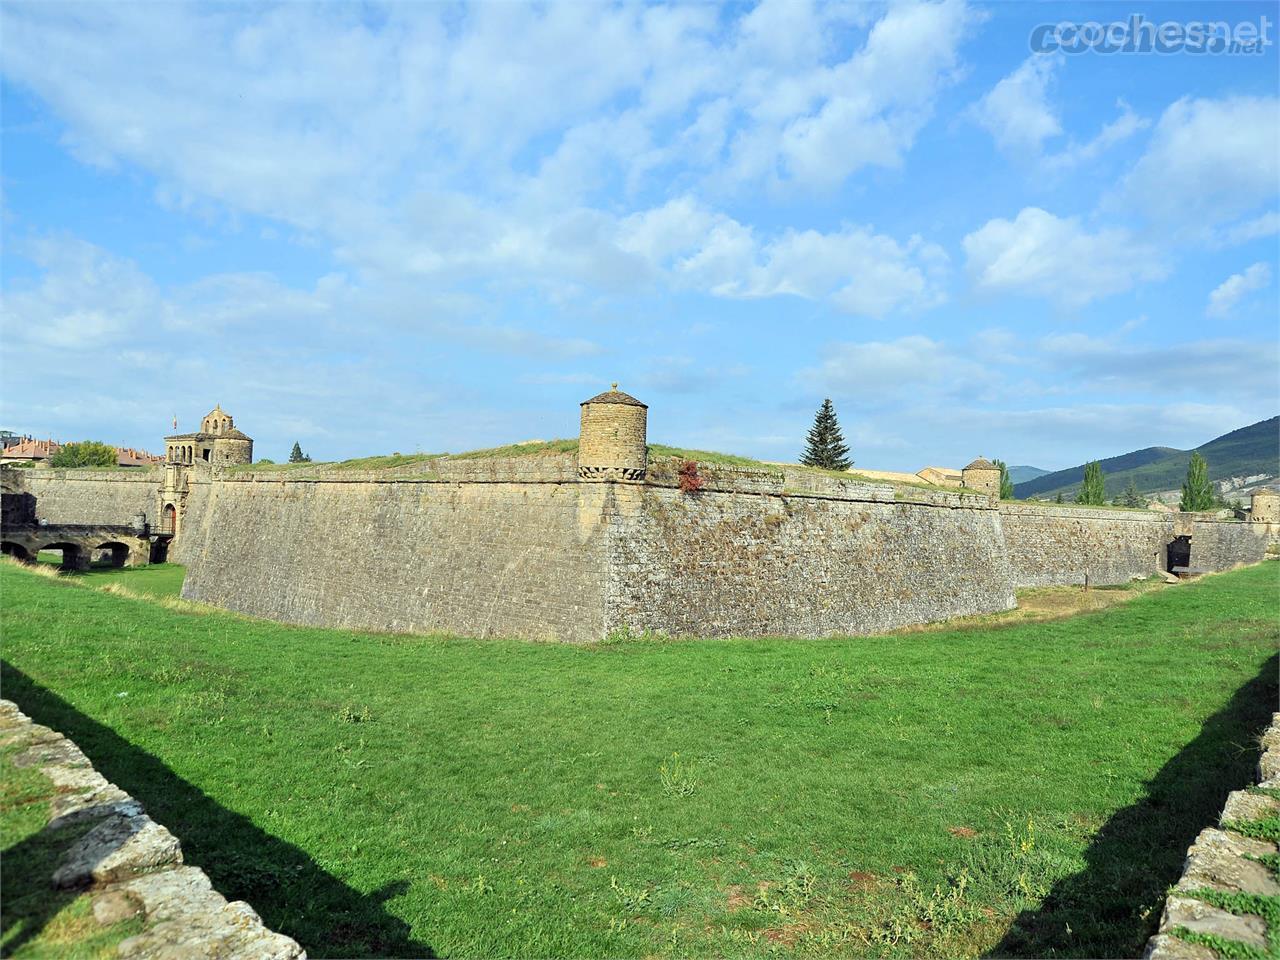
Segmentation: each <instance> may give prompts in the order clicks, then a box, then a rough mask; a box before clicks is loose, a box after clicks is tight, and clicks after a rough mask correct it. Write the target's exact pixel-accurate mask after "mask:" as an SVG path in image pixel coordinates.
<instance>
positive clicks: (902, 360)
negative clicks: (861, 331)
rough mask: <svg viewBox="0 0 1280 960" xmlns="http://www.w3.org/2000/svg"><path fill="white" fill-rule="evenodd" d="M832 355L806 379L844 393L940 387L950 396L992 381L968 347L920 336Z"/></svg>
mask: <svg viewBox="0 0 1280 960" xmlns="http://www.w3.org/2000/svg"><path fill="white" fill-rule="evenodd" d="M828 354H829V355H828V356H827V358H826V359H825V360H823V362H822V363H821V364H820V365H819V366H817V367H814V368H812V369H809V370H806V371H804V372H803V373H802V377H803V378H804V379H806V380H814V381H817V382H819V383H821V384H823V385H824V386H825V387H826V388H827V389H829V390H831V391H834V392H836V393H839V394H859V395H863V396H875V395H882V396H884V395H895V394H903V393H910V392H915V391H919V390H921V389H928V390H930V391H931V392H932V391H933V390H936V389H937V388H939V387H941V388H942V390H943V392H944V393H948V394H950V393H953V392H968V391H971V390H972V389H974V388H975V387H976V386H977V385H978V384H980V383H981V382H983V381H985V380H986V379H987V377H988V374H987V372H986V370H985V368H984V367H983V366H982V364H980V363H978V362H976V361H975V360H974V359H972V358H971V357H969V356H966V352H965V351H964V349H963V348H957V347H956V346H954V345H949V344H945V343H942V342H941V341H938V340H934V339H932V338H930V337H925V336H920V335H913V336H908V337H899V338H898V339H896V340H872V341H866V342H861V343H839V344H835V345H834V346H832V347H831V348H830V349H829V351H828Z"/></svg>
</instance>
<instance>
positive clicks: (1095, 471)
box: [1076, 460, 1107, 507]
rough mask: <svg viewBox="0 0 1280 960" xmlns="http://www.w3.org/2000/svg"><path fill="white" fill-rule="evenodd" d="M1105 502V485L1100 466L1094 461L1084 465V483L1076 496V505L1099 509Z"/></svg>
mask: <svg viewBox="0 0 1280 960" xmlns="http://www.w3.org/2000/svg"><path fill="white" fill-rule="evenodd" d="M1106 502H1107V489H1106V483H1105V481H1104V480H1103V479H1102V465H1101V464H1100V463H1098V461H1097V460H1094V461H1092V462H1090V463H1086V464H1085V465H1084V482H1083V483H1081V484H1080V492H1079V493H1078V494H1077V495H1076V503H1084V504H1088V505H1089V506H1093V507H1099V506H1102V504H1104V503H1106Z"/></svg>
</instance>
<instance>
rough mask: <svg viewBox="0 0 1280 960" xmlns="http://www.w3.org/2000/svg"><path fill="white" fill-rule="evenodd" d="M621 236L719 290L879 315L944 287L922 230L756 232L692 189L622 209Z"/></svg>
mask: <svg viewBox="0 0 1280 960" xmlns="http://www.w3.org/2000/svg"><path fill="white" fill-rule="evenodd" d="M618 245H619V247H620V248H621V249H623V250H625V251H628V252H633V253H636V254H637V255H640V256H643V257H644V258H646V259H647V260H648V261H649V262H650V263H651V264H652V265H653V267H654V269H655V270H664V271H666V272H667V273H668V274H669V275H670V276H671V278H672V282H673V283H675V284H676V285H678V286H684V287H687V288H692V289H696V290H701V291H704V292H707V293H711V294H713V295H716V296H721V297H730V298H738V299H753V298H760V297H772V296H780V295H790V296H797V297H803V298H805V299H808V300H826V301H828V302H830V303H831V304H832V305H833V306H834V307H836V308H837V309H838V310H841V311H843V312H846V313H851V314H855V315H860V316H869V317H883V316H885V315H886V314H888V313H891V312H893V311H895V310H901V309H908V310H910V309H924V308H927V307H930V306H934V305H936V304H938V303H940V302H942V300H943V299H944V296H945V294H944V291H943V282H944V280H945V276H946V273H947V268H948V259H947V255H946V253H945V252H944V251H943V250H942V248H941V247H939V246H937V245H935V244H930V243H927V242H925V241H924V240H923V239H921V238H920V237H912V238H910V239H909V240H907V241H906V242H905V243H901V242H899V241H897V240H895V239H893V238H892V237H889V236H886V235H884V234H878V233H876V232H875V231H874V230H873V229H872V228H871V227H858V226H846V227H843V228H841V229H839V230H835V231H832V232H830V233H820V232H818V231H816V230H787V231H784V232H783V233H781V234H779V235H777V236H774V237H760V236H758V235H757V233H756V231H755V230H753V229H752V228H751V227H749V226H746V225H744V224H742V223H739V222H738V221H737V220H734V219H733V218H731V217H728V216H726V215H724V214H716V213H713V212H712V211H710V210H708V209H706V208H705V207H703V206H701V205H700V204H698V203H697V202H696V201H694V200H692V199H690V198H688V197H680V198H677V199H675V200H672V201H670V202H669V203H667V204H665V205H663V206H662V207H658V208H655V209H652V210H647V211H644V212H642V213H638V214H634V215H632V216H631V217H628V218H627V219H626V220H624V221H623V222H622V223H621V224H620V229H619V240H618Z"/></svg>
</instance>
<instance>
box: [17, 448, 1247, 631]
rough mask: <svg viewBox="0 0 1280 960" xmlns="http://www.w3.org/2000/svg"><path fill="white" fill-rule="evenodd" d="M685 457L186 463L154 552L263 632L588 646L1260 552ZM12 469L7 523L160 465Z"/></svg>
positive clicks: (970, 608) (994, 602) (1018, 507)
mask: <svg viewBox="0 0 1280 960" xmlns="http://www.w3.org/2000/svg"><path fill="white" fill-rule="evenodd" d="M682 463H683V461H682V460H679V459H678V458H660V459H656V460H655V461H653V462H651V463H650V464H649V468H648V472H647V476H646V477H645V478H644V480H643V482H640V483H628V484H624V485H614V484H599V483H582V482H579V478H578V476H577V469H576V466H575V459H574V455H573V454H572V453H565V454H551V455H535V456H524V457H510V458H498V457H493V458H488V457H479V458H467V457H462V458H452V457H436V458H432V459H430V460H424V461H415V462H413V463H409V464H404V465H402V466H397V467H391V468H387V469H384V470H378V471H354V470H346V469H339V468H334V467H324V466H320V465H317V466H316V467H315V468H312V469H307V468H303V469H300V470H297V471H295V470H261V471H241V470H210V469H197V470H191V471H189V472H188V479H189V488H188V489H189V492H188V493H186V494H185V495H184V497H183V500H182V504H183V506H182V509H183V515H182V517H181V522H180V523H179V534H178V536H177V537H176V538H175V540H174V543H173V545H172V549H171V552H170V556H171V557H172V559H174V560H175V561H177V562H179V563H184V564H186V565H187V567H188V572H187V581H186V586H185V588H184V595H185V596H187V597H189V598H191V599H195V600H201V601H205V602H208V603H214V604H218V605H220V606H224V607H228V608H230V609H234V610H239V611H242V612H244V613H249V614H254V615H259V616H264V617H270V618H273V619H278V620H284V621H288V622H293V623H301V624H313V625H326V626H348V627H370V628H375V629H388V630H402V631H443V632H450V633H458V634H464V635H475V636H489V635H503V634H506V635H513V636H522V637H531V638H536V639H550V638H556V639H561V640H588V639H597V638H599V637H601V636H604V635H606V634H607V633H609V632H610V631H611V630H614V629H618V628H623V627H625V628H628V629H633V630H643V629H652V630H664V631H667V632H670V633H698V634H704V635H734V634H737V635H762V634H790V635H809V636H823V635H828V634H839V633H845V634H851V633H866V632H870V631H876V630H884V629H889V628H892V627H896V626H902V625H905V624H915V623H922V622H926V621H930V620H941V619H945V618H947V617H952V616H957V615H962V614H971V613H980V612H989V611H994V610H1003V609H1007V608H1008V607H1009V606H1011V605H1012V602H1013V593H1012V591H1013V589H1015V588H1017V587H1027V586H1046V585H1058V584H1076V583H1084V582H1086V580H1087V582H1089V583H1094V584H1109V583H1123V582H1125V581H1128V580H1130V579H1132V578H1134V577H1143V576H1150V575H1152V574H1155V573H1157V572H1158V571H1160V570H1162V569H1164V568H1165V567H1166V565H1167V563H1166V560H1167V556H1166V550H1167V548H1168V546H1169V544H1170V542H1171V541H1172V540H1173V538H1175V537H1178V536H1184V535H1189V536H1190V537H1191V555H1190V566H1191V567H1193V568H1195V569H1202V570H1221V569H1227V568H1229V567H1231V566H1234V565H1236V564H1238V563H1245V562H1252V561H1255V560H1260V559H1262V556H1263V555H1264V552H1265V550H1266V546H1267V543H1268V537H1267V532H1268V531H1267V526H1268V525H1266V524H1261V523H1252V524H1246V523H1237V522H1227V521H1219V520H1210V519H1208V518H1206V517H1204V516H1201V515H1193V514H1161V513H1155V512H1153V511H1144V510H1115V509H1086V508H1079V507H1067V506H1061V507H1060V506H1053V505H1044V504H1027V503H1002V504H999V505H997V503H996V501H994V500H993V499H992V498H990V497H988V496H985V495H981V494H975V493H973V492H970V491H962V490H930V489H926V488H918V487H909V486H898V487H894V486H891V485H888V484H880V483H870V482H867V481H865V480H860V479H857V478H852V479H849V480H845V479H843V478H841V477H838V476H831V475H828V474H825V473H821V472H818V471H813V470H804V469H799V468H789V467H782V468H778V469H770V468H752V467H741V466H730V465H722V464H707V463H700V464H699V465H698V470H699V476H700V478H701V480H702V488H701V489H700V490H699V491H698V492H696V493H692V494H689V493H684V492H681V491H680V490H679V489H678V486H679V469H680V467H681V465H682ZM13 473H17V471H6V479H5V484H6V485H5V492H6V504H7V505H11V506H12V508H13V509H12V510H11V511H10V512H12V513H14V514H15V515H16V514H17V513H18V512H20V510H19V508H25V507H27V506H30V505H31V504H30V502H29V501H27V500H25V499H21V498H25V497H27V496H32V497H34V508H35V511H36V513H37V514H38V515H39V516H40V518H41V519H42V520H45V521H47V522H54V523H57V522H69V521H72V520H74V519H76V518H80V519H79V522H81V523H113V524H123V523H129V522H131V521H132V520H133V519H134V517H135V516H136V515H137V514H138V513H140V512H143V513H147V514H148V516H149V518H150V519H151V520H152V522H153V525H154V523H155V520H156V519H157V518H155V517H151V516H150V515H151V514H152V513H154V511H155V509H156V505H157V503H158V493H159V489H160V482H161V479H162V474H161V473H160V472H158V471H148V472H139V473H133V472H128V473H126V472H124V471H80V470H77V471H41V475H40V476H39V477H30V476H25V475H24V476H23V477H21V478H19V479H13V478H12V477H9V476H8V474H13ZM10 487H13V488H14V490H13V491H10V489H9V488H10ZM19 489H20V490H21V491H23V492H20V493H19V492H17V491H18V490H19ZM15 498H19V499H21V502H19V499H15ZM10 501H12V503H11V504H10Z"/></svg>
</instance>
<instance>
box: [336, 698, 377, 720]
mask: <svg viewBox="0 0 1280 960" xmlns="http://www.w3.org/2000/svg"><path fill="white" fill-rule="evenodd" d="M338 719H339V720H341V721H342V722H343V723H369V722H370V721H372V720H373V714H372V713H371V712H370V711H369V708H368V707H358V706H355V705H354V704H350V703H348V704H345V705H344V706H343V708H342V709H341V710H339V711H338Z"/></svg>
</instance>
